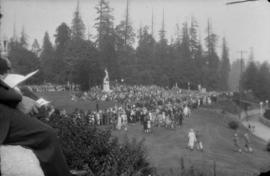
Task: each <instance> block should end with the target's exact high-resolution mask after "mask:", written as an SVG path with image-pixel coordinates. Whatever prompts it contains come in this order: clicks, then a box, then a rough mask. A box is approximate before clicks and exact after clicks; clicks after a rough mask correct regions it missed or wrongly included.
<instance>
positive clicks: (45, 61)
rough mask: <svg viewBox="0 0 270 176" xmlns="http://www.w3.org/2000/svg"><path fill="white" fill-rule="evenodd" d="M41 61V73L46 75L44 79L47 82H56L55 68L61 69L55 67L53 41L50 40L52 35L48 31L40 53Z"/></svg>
mask: <svg viewBox="0 0 270 176" xmlns="http://www.w3.org/2000/svg"><path fill="white" fill-rule="evenodd" d="M40 62H41V73H42V75H43V77H44V80H45V81H47V82H54V81H55V79H54V78H55V75H56V73H55V70H56V69H59V68H56V67H55V64H54V63H55V55H54V49H53V46H52V43H51V41H50V36H49V33H48V32H45V35H44V39H43V45H42V52H41V55H40Z"/></svg>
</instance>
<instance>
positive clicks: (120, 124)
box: [116, 113, 122, 130]
mask: <svg viewBox="0 0 270 176" xmlns="http://www.w3.org/2000/svg"><path fill="white" fill-rule="evenodd" d="M121 128H122V118H121V114H120V113H117V124H116V129H117V130H121Z"/></svg>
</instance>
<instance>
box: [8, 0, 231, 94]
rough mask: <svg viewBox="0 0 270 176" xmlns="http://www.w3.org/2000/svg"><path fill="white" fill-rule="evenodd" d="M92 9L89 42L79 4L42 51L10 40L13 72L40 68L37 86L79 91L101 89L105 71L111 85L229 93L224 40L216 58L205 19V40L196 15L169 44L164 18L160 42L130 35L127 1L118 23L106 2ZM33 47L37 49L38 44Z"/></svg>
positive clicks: (145, 34)
mask: <svg viewBox="0 0 270 176" xmlns="http://www.w3.org/2000/svg"><path fill="white" fill-rule="evenodd" d="M96 11H97V18H96V20H95V24H93V26H94V27H95V28H96V30H97V35H96V36H95V40H93V41H92V40H89V38H88V37H86V36H85V24H84V22H83V20H82V18H81V16H80V11H79V5H78V6H77V8H76V10H75V12H74V15H73V19H72V23H71V26H69V25H67V24H66V23H62V24H60V25H59V26H58V27H57V29H56V33H55V35H54V36H55V41H54V43H52V41H51V40H50V36H49V34H48V33H47V32H46V33H45V35H44V39H43V44H42V48H41V53H38V52H37V50H36V49H35V50H32V51H29V50H28V49H27V48H28V47H27V45H28V44H27V43H28V42H27V36H26V35H25V34H24V33H23V34H22V36H21V38H20V39H19V40H18V39H14V38H13V39H11V41H10V47H9V56H10V58H11V60H12V62H13V65H14V68H15V69H16V70H17V71H18V72H21V73H26V72H30V71H32V70H33V67H35V68H40V72H39V77H38V78H39V79H37V80H35V81H36V83H44V82H52V83H67V82H74V83H77V84H80V85H81V88H82V89H83V90H87V89H89V87H92V86H95V85H101V83H102V78H103V76H104V69H105V68H107V69H108V71H109V74H110V79H111V80H112V81H115V80H120V79H124V80H125V82H126V83H128V84H157V85H161V86H165V87H167V86H169V87H171V86H173V85H175V84H176V83H177V85H178V86H179V87H182V88H187V87H188V83H189V85H190V87H191V88H197V85H198V84H201V85H202V87H206V88H207V89H210V90H227V89H228V75H229V71H230V61H229V49H228V46H227V43H226V39H225V38H223V39H222V54H221V56H219V55H218V54H217V53H218V52H217V45H218V39H219V37H218V36H217V35H216V34H215V33H214V30H213V25H212V23H211V21H210V20H208V22H207V28H206V33H205V36H206V37H205V38H204V40H203V41H204V42H202V41H201V38H200V34H199V26H198V23H197V21H196V19H195V17H192V18H191V20H190V21H186V22H184V23H183V24H182V27H181V25H179V24H177V25H176V26H177V27H176V35H175V36H174V37H173V39H172V41H171V42H168V40H167V36H166V30H165V21H164V18H163V21H162V27H161V29H160V31H159V39H155V38H154V37H153V31H150V30H149V28H150V27H149V26H142V27H140V29H139V31H138V32H136V31H134V28H133V26H132V24H131V22H130V19H129V5H128V3H127V8H126V16H125V18H124V19H123V20H122V21H120V23H119V24H118V25H115V24H114V17H113V16H112V9H111V8H110V5H109V2H108V1H106V0H100V1H99V3H98V4H97V5H96ZM152 29H153V27H152ZM86 38H87V39H86ZM135 41H137V42H136V43H135ZM35 46H38V44H37V41H35ZM135 46H136V47H135ZM203 46H205V47H203ZM34 53H35V54H34Z"/></svg>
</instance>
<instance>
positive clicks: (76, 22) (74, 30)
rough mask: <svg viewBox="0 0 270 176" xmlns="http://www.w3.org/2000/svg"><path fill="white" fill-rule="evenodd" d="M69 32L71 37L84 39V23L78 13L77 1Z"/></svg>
mask: <svg viewBox="0 0 270 176" xmlns="http://www.w3.org/2000/svg"><path fill="white" fill-rule="evenodd" d="M71 34H72V35H71V36H72V38H73V39H84V37H85V25H84V23H83V21H82V18H81V15H80V5H79V1H78V2H77V8H76V10H75V12H74V16H73V20H72V25H71Z"/></svg>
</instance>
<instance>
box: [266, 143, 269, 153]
mask: <svg viewBox="0 0 270 176" xmlns="http://www.w3.org/2000/svg"><path fill="white" fill-rule="evenodd" d="M266 150H267V151H268V152H270V141H269V142H268V143H267V144H266Z"/></svg>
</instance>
